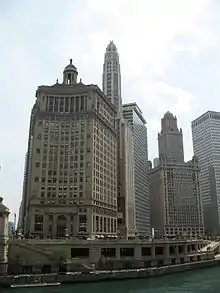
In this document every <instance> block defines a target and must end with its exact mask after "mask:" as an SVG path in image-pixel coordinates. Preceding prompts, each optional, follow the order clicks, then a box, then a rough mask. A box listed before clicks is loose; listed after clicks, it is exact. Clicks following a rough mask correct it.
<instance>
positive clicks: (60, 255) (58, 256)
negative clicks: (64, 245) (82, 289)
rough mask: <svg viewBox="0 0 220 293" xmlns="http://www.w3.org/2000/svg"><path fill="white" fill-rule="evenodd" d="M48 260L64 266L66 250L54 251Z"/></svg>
mask: <svg viewBox="0 0 220 293" xmlns="http://www.w3.org/2000/svg"><path fill="white" fill-rule="evenodd" d="M50 259H51V260H52V261H53V262H55V263H57V264H64V263H65V262H66V261H67V259H68V253H67V251H66V250H55V251H53V252H52V254H51V257H50Z"/></svg>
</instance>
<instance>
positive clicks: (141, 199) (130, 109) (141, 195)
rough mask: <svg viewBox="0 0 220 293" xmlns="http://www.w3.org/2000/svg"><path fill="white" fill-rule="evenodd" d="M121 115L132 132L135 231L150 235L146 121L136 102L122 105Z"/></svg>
mask: <svg viewBox="0 0 220 293" xmlns="http://www.w3.org/2000/svg"><path fill="white" fill-rule="evenodd" d="M123 117H124V119H125V120H126V121H127V122H128V124H129V125H130V127H131V129H132V133H133V155H134V190H135V214H136V228H137V233H138V234H139V235H140V236H141V235H143V236H146V235H147V236H149V235H150V198H149V183H148V173H149V163H148V145H147V128H146V125H145V124H146V121H145V119H144V117H143V115H142V112H141V110H140V109H139V108H138V106H137V104H136V103H130V104H124V105H123Z"/></svg>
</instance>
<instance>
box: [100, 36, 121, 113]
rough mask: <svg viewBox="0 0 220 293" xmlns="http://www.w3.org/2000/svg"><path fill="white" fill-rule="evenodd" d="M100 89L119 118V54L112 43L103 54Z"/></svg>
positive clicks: (111, 42)
mask: <svg viewBox="0 0 220 293" xmlns="http://www.w3.org/2000/svg"><path fill="white" fill-rule="evenodd" d="M102 89H103V92H104V94H105V95H106V96H107V98H108V99H109V100H110V101H111V103H112V104H113V105H114V106H115V107H116V109H117V113H118V116H119V117H121V116H122V115H121V113H122V112H121V111H122V99H121V71H120V63H119V54H118V51H117V48H116V46H115V44H114V43H113V41H110V43H109V44H108V46H107V48H106V52H105V60H104V65H103V75H102Z"/></svg>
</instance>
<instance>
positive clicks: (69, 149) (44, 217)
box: [22, 60, 117, 238]
mask: <svg viewBox="0 0 220 293" xmlns="http://www.w3.org/2000/svg"><path fill="white" fill-rule="evenodd" d="M77 75H78V72H77V69H76V67H75V66H74V65H73V64H72V60H70V64H69V65H67V66H66V68H65V69H64V71H63V82H62V83H58V80H57V82H56V84H54V85H52V86H39V87H38V89H37V92H36V98H37V99H36V102H35V105H34V107H33V110H32V115H31V123H30V132H29V143H28V156H27V167H26V181H25V182H26V184H24V193H23V199H22V201H23V203H22V204H23V206H24V209H23V210H24V213H23V223H24V224H23V226H24V227H23V231H24V233H25V234H27V235H30V234H31V235H33V236H36V237H40V238H62V237H65V236H69V235H70V236H73V237H84V238H85V237H89V238H95V237H96V236H97V237H105V236H106V237H107V236H111V237H113V236H116V234H117V139H116V132H117V131H116V124H115V120H116V114H117V112H116V109H115V107H114V106H113V105H112V104H111V103H110V101H109V100H108V99H107V98H106V96H105V95H104V94H103V93H102V91H101V90H100V89H99V88H98V87H97V86H96V85H84V84H83V83H82V82H81V81H80V82H79V83H78V82H77Z"/></svg>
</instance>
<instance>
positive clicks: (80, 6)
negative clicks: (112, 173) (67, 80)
mask: <svg viewBox="0 0 220 293" xmlns="http://www.w3.org/2000/svg"><path fill="white" fill-rule="evenodd" d="M219 36H220V1H219V0H216V1H211V0H143V1H142V0H136V1H135V0H117V1H116V0H111V1H107V0H65V1H60V0H46V1H45V0H44V1H43V0H31V1H30V0H26V1H25V0H20V1H18V0H10V1H0V44H1V47H0V87H1V92H0V101H1V115H0V123H1V124H0V125H1V127H0V130H1V144H0V163H1V166H2V169H1V174H0V176H1V177H0V190H1V196H3V197H4V199H5V203H6V204H7V205H8V206H9V208H10V209H11V211H12V212H15V211H17V210H18V207H19V204H20V199H21V195H22V183H23V168H24V158H25V152H26V149H27V138H28V129H29V118H30V111H31V107H32V105H33V103H34V101H35V91H36V89H37V86H38V85H42V84H45V85H51V84H53V83H55V81H56V78H59V79H61V78H62V71H63V68H64V67H65V65H67V63H68V62H69V58H72V59H73V63H74V64H75V66H76V67H77V68H78V71H79V77H81V78H82V81H83V83H85V84H86V83H93V84H98V85H99V86H100V87H101V75H102V65H103V61H104V53H105V49H106V46H107V45H108V43H109V41H110V40H114V42H115V44H116V46H117V48H118V51H119V54H120V63H121V72H122V83H123V84H122V94H123V95H122V98H123V101H124V102H132V101H136V102H137V104H138V105H139V107H140V108H141V109H142V111H143V114H144V116H145V118H146V120H147V125H148V144H149V158H150V159H152V158H153V157H155V156H157V132H158V131H159V130H160V119H161V117H162V116H163V114H164V112H166V111H167V110H170V111H172V112H173V113H174V114H175V115H177V117H178V124H179V126H180V127H182V128H183V134H184V147H185V158H186V159H190V157H191V156H192V140H191V128H190V122H191V121H192V120H193V119H195V118H196V117H198V116H199V115H200V114H202V113H203V112H205V111H207V110H208V109H209V110H216V111H220V101H219V98H220V50H219V47H220V39H219Z"/></svg>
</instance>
